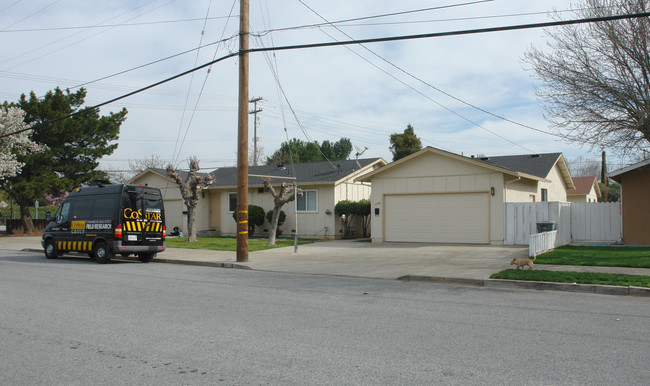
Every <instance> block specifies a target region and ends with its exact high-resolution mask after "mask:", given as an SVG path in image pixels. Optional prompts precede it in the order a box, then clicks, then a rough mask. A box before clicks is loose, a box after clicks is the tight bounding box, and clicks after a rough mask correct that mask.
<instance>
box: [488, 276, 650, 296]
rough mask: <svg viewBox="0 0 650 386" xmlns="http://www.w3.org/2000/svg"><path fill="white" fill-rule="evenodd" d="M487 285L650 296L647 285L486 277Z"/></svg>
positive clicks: (492, 286)
mask: <svg viewBox="0 0 650 386" xmlns="http://www.w3.org/2000/svg"><path fill="white" fill-rule="evenodd" d="M484 286H485V287H491V288H526V289H536V290H551V291H565V292H586V293H595V294H601V295H619V296H621V295H629V296H642V297H650V288H645V287H624V286H612V285H598V284H574V283H553V282H548V281H524V280H502V279H485V281H484Z"/></svg>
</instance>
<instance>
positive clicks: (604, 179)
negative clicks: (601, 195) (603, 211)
mask: <svg viewBox="0 0 650 386" xmlns="http://www.w3.org/2000/svg"><path fill="white" fill-rule="evenodd" d="M600 182H602V183H603V184H605V202H609V201H608V197H607V161H606V159H605V150H603V160H602V164H601V168H600Z"/></svg>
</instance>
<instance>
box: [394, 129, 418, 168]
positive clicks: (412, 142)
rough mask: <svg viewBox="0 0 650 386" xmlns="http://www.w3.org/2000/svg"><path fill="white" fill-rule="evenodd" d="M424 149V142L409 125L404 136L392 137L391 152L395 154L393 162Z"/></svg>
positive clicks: (395, 134) (396, 134)
mask: <svg viewBox="0 0 650 386" xmlns="http://www.w3.org/2000/svg"><path fill="white" fill-rule="evenodd" d="M421 149H422V141H420V138H418V137H417V136H416V135H415V130H414V129H413V126H411V124H410V123H409V124H408V125H407V126H406V129H405V130H404V132H403V133H402V134H399V133H394V134H391V135H390V152H391V153H393V161H397V160H398V159H400V158H404V157H406V156H407V155H410V154H413V153H415V152H417V151H419V150H421Z"/></svg>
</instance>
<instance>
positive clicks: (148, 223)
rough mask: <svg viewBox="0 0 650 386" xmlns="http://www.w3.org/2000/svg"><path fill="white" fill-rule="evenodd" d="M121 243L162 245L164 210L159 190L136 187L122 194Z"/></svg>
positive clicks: (126, 244)
mask: <svg viewBox="0 0 650 386" xmlns="http://www.w3.org/2000/svg"><path fill="white" fill-rule="evenodd" d="M121 212H122V213H121V216H122V221H123V228H122V232H123V236H122V237H123V245H125V246H129V245H142V246H160V245H163V241H164V238H163V232H164V229H165V227H164V225H165V224H164V212H163V204H162V197H161V196H160V192H159V191H158V190H154V189H150V188H149V189H148V188H137V189H131V190H127V191H126V192H124V193H123V195H122V208H121Z"/></svg>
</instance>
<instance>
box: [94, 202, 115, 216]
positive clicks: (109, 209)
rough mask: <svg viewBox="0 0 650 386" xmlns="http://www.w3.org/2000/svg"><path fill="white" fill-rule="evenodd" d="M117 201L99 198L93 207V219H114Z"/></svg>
mask: <svg viewBox="0 0 650 386" xmlns="http://www.w3.org/2000/svg"><path fill="white" fill-rule="evenodd" d="M114 202H115V200H114V199H113V198H98V199H96V200H95V205H94V206H93V218H96V217H112V216H113V213H114V212H115V208H114V206H115V205H114Z"/></svg>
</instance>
